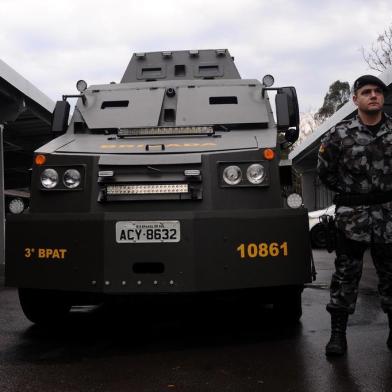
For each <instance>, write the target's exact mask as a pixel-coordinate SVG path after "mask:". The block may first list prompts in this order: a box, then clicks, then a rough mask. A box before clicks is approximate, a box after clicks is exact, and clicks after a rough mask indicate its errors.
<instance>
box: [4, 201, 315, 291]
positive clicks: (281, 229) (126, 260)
mask: <svg viewBox="0 0 392 392" xmlns="http://www.w3.org/2000/svg"><path fill="white" fill-rule="evenodd" d="M165 220H178V221H180V225H181V240H180V241H179V242H177V243H117V242H116V235H115V225H116V222H118V221H165ZM308 230H309V228H308V215H307V211H306V210H304V209H298V210H290V209H271V210H236V211H229V210H227V211H214V212H197V213H196V212H178V211H177V212H164V213H157V212H151V213H146V212H140V213H100V214H91V213H89V214H80V213H79V214H60V213H59V214H53V213H50V214H38V213H26V214H21V215H18V216H8V217H7V222H6V285H7V286H15V287H25V288H42V289H58V290H67V291H77V292H91V293H109V294H131V293H155V292H160V293H170V292H199V291H221V290H233V289H243V288H258V287H276V286H287V285H302V284H304V283H306V282H310V281H311V256H310V244H309V234H308ZM134 263H139V265H144V263H158V265H160V266H162V271H159V272H157V271H153V272H151V273H145V271H144V273H139V272H135V271H134ZM155 265H157V264H155Z"/></svg>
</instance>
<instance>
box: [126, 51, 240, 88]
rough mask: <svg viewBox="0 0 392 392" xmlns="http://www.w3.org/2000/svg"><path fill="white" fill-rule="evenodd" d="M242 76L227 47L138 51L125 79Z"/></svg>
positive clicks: (237, 77)
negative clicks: (172, 50) (173, 50)
mask: <svg viewBox="0 0 392 392" xmlns="http://www.w3.org/2000/svg"><path fill="white" fill-rule="evenodd" d="M181 79H182V80H192V79H241V76H240V74H239V73H238V70H237V68H236V66H235V64H234V61H233V58H232V57H231V56H230V53H229V51H228V50H227V49H217V50H184V51H175V52H152V53H135V54H134V55H133V56H132V59H131V61H130V63H129V65H128V67H127V69H126V71H125V74H124V76H123V78H122V80H121V83H130V82H143V81H146V82H151V81H157V80H181Z"/></svg>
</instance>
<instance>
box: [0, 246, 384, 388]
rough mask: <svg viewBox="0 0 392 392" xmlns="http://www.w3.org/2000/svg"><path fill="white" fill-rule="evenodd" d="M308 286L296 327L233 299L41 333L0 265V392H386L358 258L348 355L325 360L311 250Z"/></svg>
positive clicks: (108, 317) (88, 311)
mask: <svg viewBox="0 0 392 392" xmlns="http://www.w3.org/2000/svg"><path fill="white" fill-rule="evenodd" d="M314 257H315V261H316V266H317V270H318V275H317V280H316V281H315V282H314V283H313V284H312V285H310V286H309V287H308V288H306V289H305V291H304V294H303V310H304V314H303V317H302V319H301V322H300V323H299V324H298V325H296V326H294V327H293V326H288V325H279V324H277V323H276V322H273V321H271V320H272V317H271V310H270V309H262V308H261V307H260V308H259V307H257V306H255V305H254V304H252V306H244V304H243V303H240V304H239V303H237V302H236V301H235V300H227V301H226V302H220V303H215V302H214V303H191V304H188V305H187V306H186V307H180V306H176V307H168V306H161V305H154V304H149V305H148V306H146V307H145V308H144V309H141V308H140V307H136V306H135V307H134V306H129V305H127V306H125V305H116V306H110V307H105V306H104V307H98V308H82V307H80V308H76V309H74V310H73V311H72V313H71V317H70V319H69V321H67V323H65V324H64V325H62V326H61V327H58V328H53V329H42V328H38V327H37V326H34V325H32V324H31V323H30V322H29V321H28V320H27V319H26V318H25V317H24V316H23V314H22V312H21V309H20V307H19V304H18V300H17V293H16V290H14V289H9V288H4V287H2V281H1V280H2V269H1V266H0V391H1V392H7V391H53V392H55V391H67V392H68V391H105V392H106V391H119V392H120V391H121V392H123V391H138V392H142V391H151V392H155V391H156V392H160V391H191V392H193V391H241V392H242V391H278V392H280V391H300V392H307V391H312V392H315V391H317V392H320V391H321V392H323V391H328V392H330V391H347V392H350V391H361V392H362V391H377V392H381V391H392V372H391V369H392V352H390V351H388V349H387V347H386V345H385V341H386V337H387V332H388V331H387V321H386V317H385V315H384V314H383V313H382V312H381V310H380V307H379V301H378V297H377V292H376V286H377V279H376V276H375V272H374V269H373V267H372V265H371V263H370V262H369V258H368V255H366V259H365V267H364V274H363V279H362V282H361V288H360V296H359V301H358V306H357V311H356V313H355V314H354V316H352V317H351V318H350V320H349V327H348V342H349V351H348V355H347V356H346V357H345V358H338V359H335V360H328V359H326V357H325V355H324V346H325V344H326V342H327V341H328V338H329V315H328V314H327V313H326V311H325V304H326V303H327V301H328V284H329V279H330V275H331V271H332V267H333V257H332V256H331V255H329V254H328V253H326V252H324V251H314Z"/></svg>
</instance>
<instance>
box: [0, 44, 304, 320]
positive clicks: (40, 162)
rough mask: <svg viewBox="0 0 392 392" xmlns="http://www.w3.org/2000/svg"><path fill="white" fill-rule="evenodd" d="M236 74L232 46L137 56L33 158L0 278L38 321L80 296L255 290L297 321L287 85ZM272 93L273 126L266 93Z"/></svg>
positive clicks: (298, 265) (82, 85)
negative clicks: (27, 199)
mask: <svg viewBox="0 0 392 392" xmlns="http://www.w3.org/2000/svg"><path fill="white" fill-rule="evenodd" d="M272 85H273V78H272V76H270V75H267V76H266V77H264V78H263V82H259V81H258V80H254V79H241V77H240V75H239V73H238V71H237V69H236V67H235V65H234V62H233V58H232V57H231V56H230V54H229V52H228V51H227V50H191V51H172V52H154V53H136V54H134V55H133V57H132V59H131V61H130V63H129V65H128V67H127V69H126V71H125V74H124V76H123V78H122V80H121V83H118V84H116V83H110V84H107V85H92V86H87V83H86V82H84V81H79V82H78V83H77V88H78V90H79V92H80V94H78V95H76V96H77V98H78V99H77V103H76V106H75V109H74V112H73V115H72V118H71V120H70V121H69V124H68V115H69V111H70V105H69V103H68V101H67V99H68V98H69V97H75V95H73V96H63V100H62V101H59V102H58V103H57V105H56V109H55V112H54V116H53V132H55V133H58V137H56V138H55V139H54V140H52V141H51V142H49V143H48V144H46V145H44V146H43V147H41V148H39V149H38V150H37V151H36V152H35V156H34V163H33V168H32V183H31V204H30V209H29V211H28V212H27V213H24V214H20V215H14V216H12V215H9V216H7V226H6V230H7V232H6V234H7V235H6V284H7V285H8V286H16V287H18V288H19V297H20V302H21V305H22V308H23V311H24V313H25V314H26V316H27V317H28V318H29V319H30V320H31V321H33V322H36V323H44V322H48V321H53V320H55V319H58V318H61V317H63V316H64V315H65V314H67V312H68V311H69V310H70V308H71V306H72V305H76V304H78V303H79V302H81V301H85V300H86V299H87V298H90V299H93V298H94V297H95V298H104V297H107V296H118V295H121V296H125V295H127V296H129V295H136V294H150V295H151V294H155V295H158V294H166V295H170V294H173V295H174V294H176V295H179V294H181V293H201V292H204V293H209V292H227V291H230V292H233V291H234V290H243V289H253V290H254V291H253V292H254V295H257V296H258V297H259V299H260V301H262V300H265V301H266V302H269V303H272V304H274V305H275V307H276V309H277V311H278V310H279V311H280V312H281V313H282V314H285V315H287V316H289V317H291V318H294V319H298V318H299V317H300V316H301V292H302V289H303V286H304V283H306V282H309V281H311V258H310V246H309V238H308V237H309V234H308V216H307V211H306V210H305V209H304V208H303V207H302V199H301V197H300V196H299V195H298V194H296V193H293V191H292V189H293V186H292V173H291V166H290V164H289V162H288V160H287V159H285V156H287V148H288V146H290V145H291V144H292V143H293V142H294V141H295V140H296V139H297V137H298V126H299V124H298V122H299V114H298V102H297V97H296V92H295V89H294V88H293V87H277V88H275V87H272ZM271 90H273V93H272V94H276V95H275V104H276V117H277V120H276V122H275V120H274V116H273V111H272V109H271V105H270V101H269V95H268V92H270V94H271Z"/></svg>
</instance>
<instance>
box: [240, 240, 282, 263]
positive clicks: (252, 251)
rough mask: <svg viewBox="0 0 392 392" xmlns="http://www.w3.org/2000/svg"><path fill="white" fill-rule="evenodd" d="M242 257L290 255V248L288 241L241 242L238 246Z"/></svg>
mask: <svg viewBox="0 0 392 392" xmlns="http://www.w3.org/2000/svg"><path fill="white" fill-rule="evenodd" d="M237 252H239V255H240V258H241V259H254V258H256V257H262V258H264V257H277V256H288V254H289V249H288V246H287V242H286V241H285V242H282V243H278V242H271V243H267V242H261V243H259V244H256V243H249V244H240V245H239V246H238V247H237Z"/></svg>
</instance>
